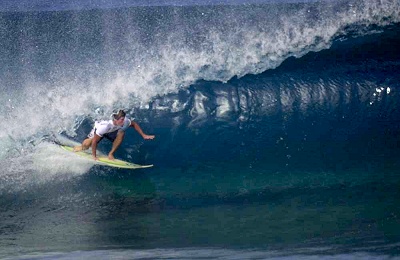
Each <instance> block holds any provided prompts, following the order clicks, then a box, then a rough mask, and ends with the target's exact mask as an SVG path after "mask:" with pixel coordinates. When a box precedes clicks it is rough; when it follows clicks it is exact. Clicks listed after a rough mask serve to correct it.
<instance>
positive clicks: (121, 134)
mask: <svg viewBox="0 0 400 260" xmlns="http://www.w3.org/2000/svg"><path fill="white" fill-rule="evenodd" d="M124 136H125V132H124V131H118V133H117V136H116V138H115V139H114V141H113V145H112V148H111V151H110V152H109V153H108V159H110V160H114V159H115V158H114V153H115V151H116V150H117V149H118V147H119V146H120V145H121V143H122V140H124Z"/></svg>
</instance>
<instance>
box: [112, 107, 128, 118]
mask: <svg viewBox="0 0 400 260" xmlns="http://www.w3.org/2000/svg"><path fill="white" fill-rule="evenodd" d="M125 115H126V113H125V111H124V110H122V109H120V110H119V111H118V113H113V114H112V118H113V119H114V120H118V119H120V118H121V117H125Z"/></svg>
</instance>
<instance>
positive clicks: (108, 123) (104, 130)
mask: <svg viewBox="0 0 400 260" xmlns="http://www.w3.org/2000/svg"><path fill="white" fill-rule="evenodd" d="M130 125H131V120H130V119H128V118H126V117H125V119H124V124H123V125H122V126H119V125H114V124H113V121H112V120H103V121H96V122H95V123H94V127H95V128H96V134H97V135H98V136H100V137H103V135H104V134H108V133H112V132H114V131H117V130H119V131H125V130H126V129H128V128H129V126H130Z"/></svg>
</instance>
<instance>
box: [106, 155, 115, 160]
mask: <svg viewBox="0 0 400 260" xmlns="http://www.w3.org/2000/svg"><path fill="white" fill-rule="evenodd" d="M108 159H109V160H111V161H114V160H115V157H114V155H113V154H111V153H109V154H108Z"/></svg>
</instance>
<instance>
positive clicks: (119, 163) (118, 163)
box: [59, 144, 153, 170]
mask: <svg viewBox="0 0 400 260" xmlns="http://www.w3.org/2000/svg"><path fill="white" fill-rule="evenodd" d="M59 146H60V147H61V148H62V149H64V150H66V151H68V152H72V153H74V154H76V155H79V156H81V157H83V158H85V159H88V160H92V161H94V160H93V158H92V154H91V153H88V152H87V151H79V152H74V148H73V147H71V146H67V145H62V144H59ZM97 157H98V158H99V159H98V160H97V161H95V162H96V163H97V164H101V165H105V166H110V167H116V168H121V169H132V170H133V169H143V168H149V167H153V164H149V165H140V164H135V163H130V162H126V161H123V160H118V159H115V160H110V159H108V157H107V156H105V155H97Z"/></svg>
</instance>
